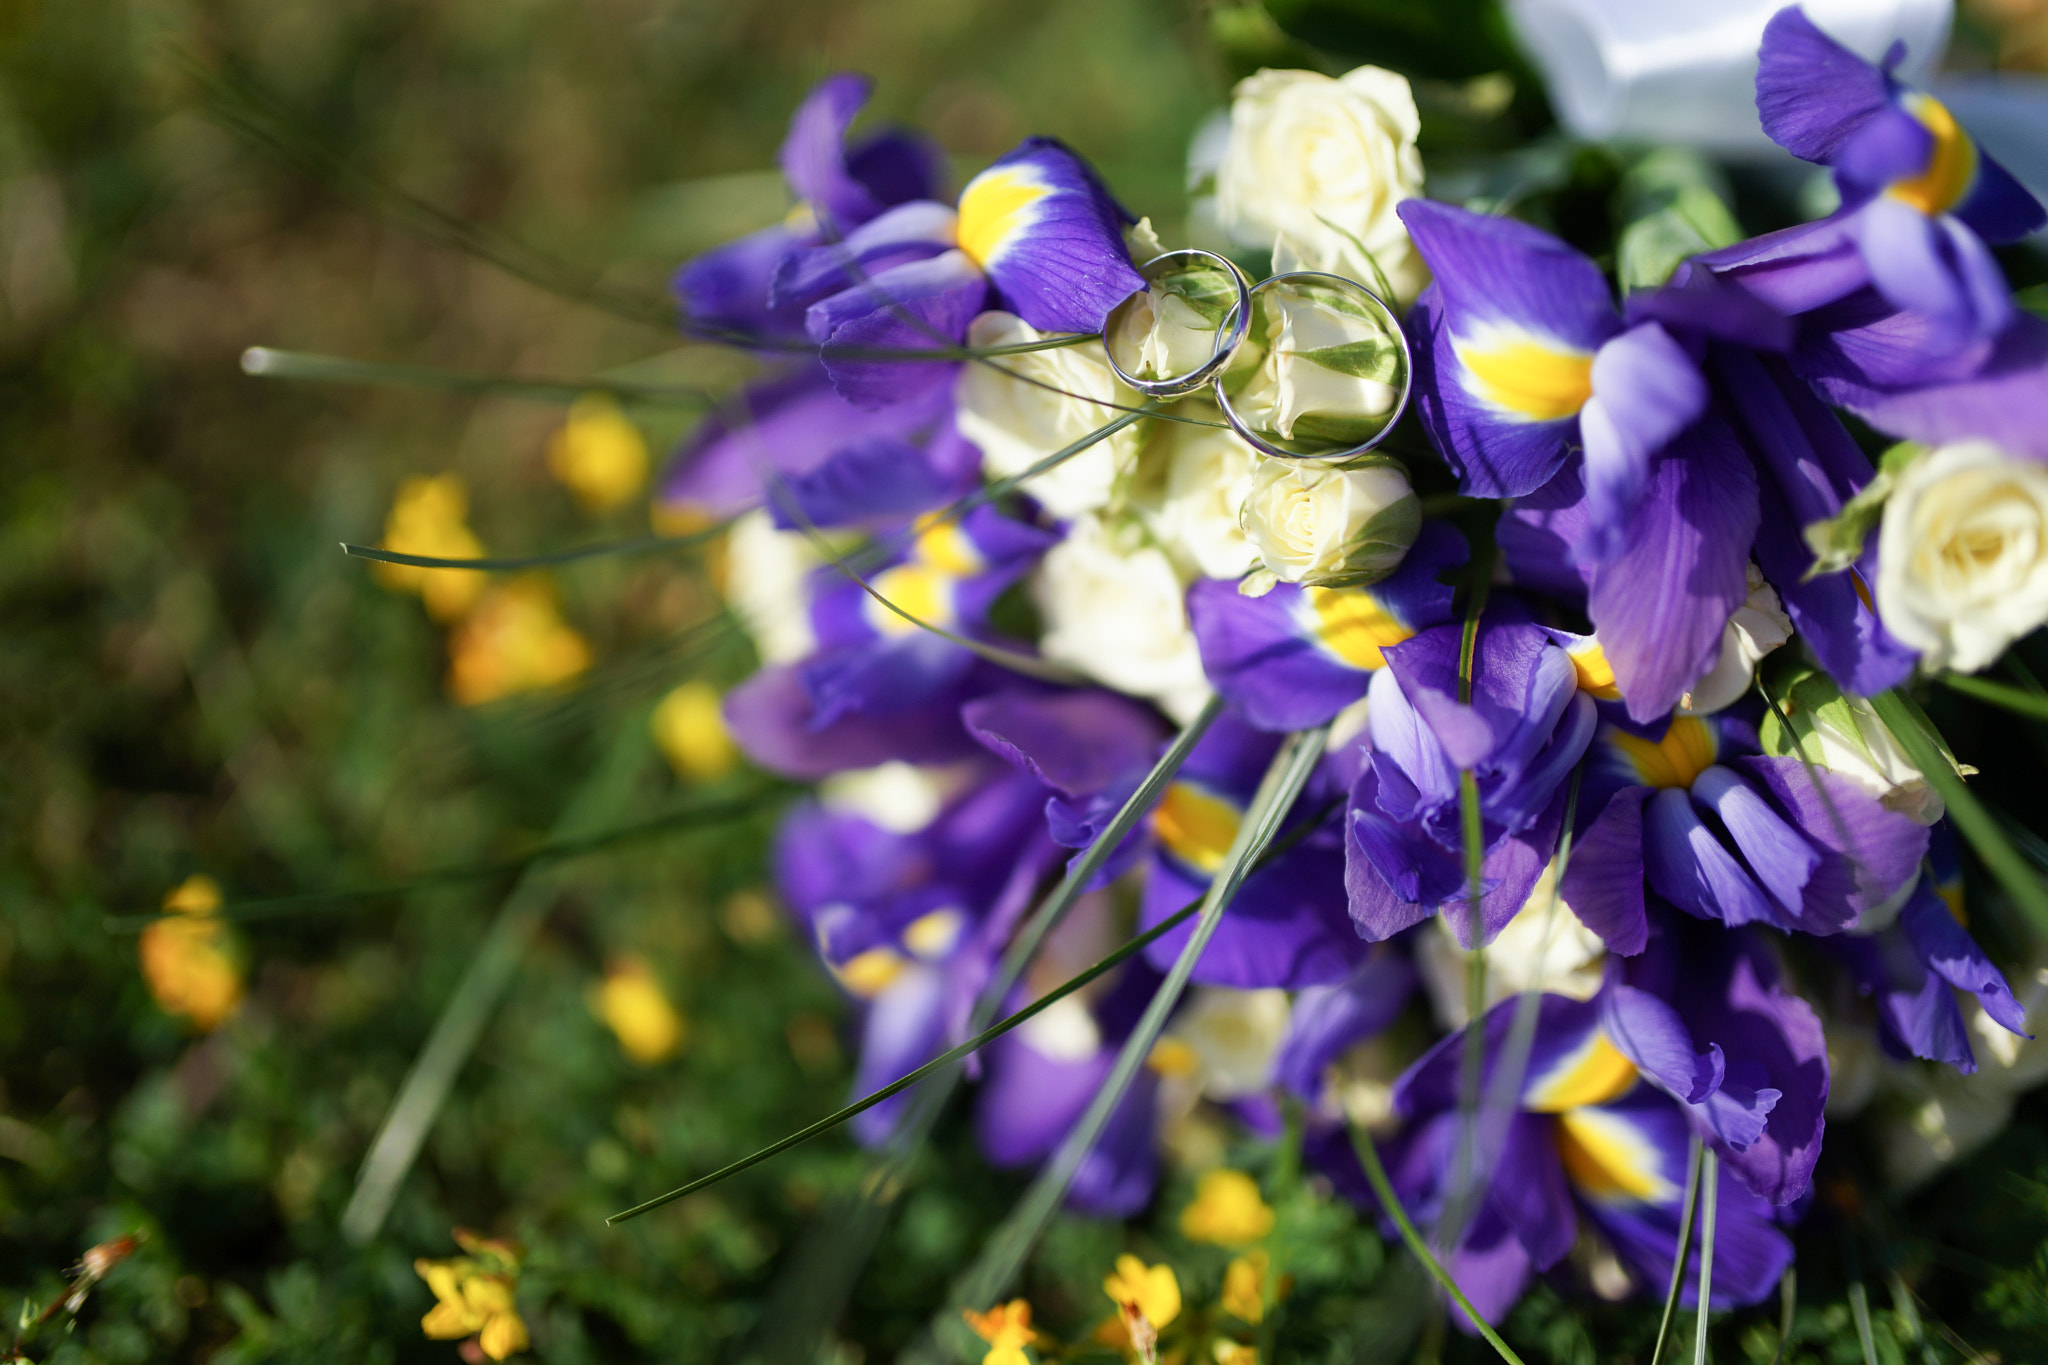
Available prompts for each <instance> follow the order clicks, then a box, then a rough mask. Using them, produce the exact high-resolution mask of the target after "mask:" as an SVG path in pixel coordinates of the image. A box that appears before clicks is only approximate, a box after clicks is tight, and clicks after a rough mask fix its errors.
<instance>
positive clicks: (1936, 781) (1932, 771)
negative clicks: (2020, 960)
mask: <svg viewBox="0 0 2048 1365" xmlns="http://www.w3.org/2000/svg"><path fill="white" fill-rule="evenodd" d="M1870 704H1871V706H1872V707H1874V708H1875V709H1876V711H1877V714H1878V717H1879V718H1880V719H1881V720H1883V721H1884V723H1885V724H1886V725H1887V726H1888V727H1890V729H1891V732H1892V734H1893V735H1894V736H1896V737H1897V739H1898V741H1899V745H1900V747H1901V748H1903V749H1905V751H1906V757H1908V758H1910V759H1912V760H1913V766H1914V767H1916V768H1918V769H1919V770H1920V771H1921V772H1922V773H1923V774H1925V775H1926V777H1927V780H1928V781H1929V782H1930V783H1932V784H1933V786H1934V790H1935V791H1936V792H1938V793H1940V795H1941V799H1942V802H1943V803H1944V804H1945V805H1947V807H1948V814H1949V818H1950V819H1952V820H1954V821H1955V823H1956V828H1957V829H1959V830H1961V831H1962V832H1963V837H1964V838H1965V839H1968V840H1969V841H1970V847H1971V848H1973V849H1975V850H1976V851H1977V856H1978V857H1979V858H1981V859H1983V860H1984V866H1985V867H1986V868H1988V869H1989V870H1990V872H1991V875H1992V876H1994V877H1996V878H1997V879H1998V882H1999V885H2001V886H2003V887H2004V888H2005V891H2006V894H2007V895H2009V896H2011V897H2012V898H2013V900H2014V902H2015V903H2017V904H2018V905H2019V907H2020V909H2021V910H2022V911H2024V912H2025V913H2026V916H2027V918H2028V919H2030V920H2032V921H2033V922H2034V927H2035V928H2036V929H2038V930H2039V931H2040V932H2041V933H2043V934H2044V935H2048V887H2044V886H2043V885H2042V883H2041V879H2040V878H2039V877H2037V876H2035V875H2034V871H2033V869H2032V868H2030V867H2028V866H2027V861H2026V859H2025V858H2023V857H2021V856H2020V853H2019V850H2017V849H2015V848H2014V847H2013V846H2012V841H2011V840H2009V839H2007V838H2006V837H2005V832H2004V831H2003V830H2001V829H2000V828H1999V827H1998V821H1997V820H1996V819H1995V818H1993V816H1992V814H1991V812H1990V811H1989V810H1987V809H1986V808H1985V806H1984V803H1983V802H1981V801H1979V800H1978V799H1977V794H1976V793H1975V792H1973V791H1971V790H1970V789H1969V788H1968V787H1967V786H1965V785H1964V784H1963V779H1962V778H1961V777H1960V776H1959V775H1957V773H1956V770H1955V765H1954V764H1953V763H1951V762H1950V761H1949V759H1948V756H1947V755H1946V754H1944V753H1942V751H1941V748H1940V746H1938V745H1937V744H1936V743H1935V741H1934V740H1933V738H1931V737H1930V736H1929V735H1928V733H1927V731H1926V730H1925V729H1923V728H1922V724H1923V722H1922V720H1921V718H1920V716H1919V714H1918V709H1917V708H1916V707H1914V706H1913V705H1912V704H1911V703H1910V702H1908V701H1907V700H1906V698H1905V697H1904V696H1903V695H1901V694H1900V692H1899V691H1898V689H1897V688H1893V689H1892V690H1891V691H1888V692H1881V693H1879V694H1878V695H1877V696H1875V697H1872V698H1871V699H1870Z"/></svg>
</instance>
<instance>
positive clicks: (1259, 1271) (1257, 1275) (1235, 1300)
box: [1221, 1251, 1273, 1323]
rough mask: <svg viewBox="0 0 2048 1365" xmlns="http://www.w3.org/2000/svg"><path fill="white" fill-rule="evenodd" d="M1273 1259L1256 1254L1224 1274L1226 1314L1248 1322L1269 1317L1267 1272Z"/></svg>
mask: <svg viewBox="0 0 2048 1365" xmlns="http://www.w3.org/2000/svg"><path fill="white" fill-rule="evenodd" d="M1272 1263H1273V1262H1272V1258H1271V1257H1269V1256H1267V1255H1266V1253H1265V1252H1263V1251H1254V1252H1251V1253H1249V1254H1248V1255H1244V1256H1240V1257H1238V1258H1237V1259H1236V1260H1234V1261H1232V1262H1231V1263H1230V1264H1229V1265H1228V1266H1226V1267H1225V1268H1224V1271H1223V1298H1222V1299H1221V1302H1222V1304H1223V1311H1224V1312H1226V1313H1228V1314H1230V1315H1231V1316H1232V1317H1234V1318H1240V1319H1242V1320H1243V1321H1245V1322H1251V1323H1256V1322H1258V1321H1259V1320H1260V1319H1262V1318H1264V1317H1265V1316H1266V1271H1267V1269H1268V1268H1269V1267H1270V1266H1271V1265H1272Z"/></svg>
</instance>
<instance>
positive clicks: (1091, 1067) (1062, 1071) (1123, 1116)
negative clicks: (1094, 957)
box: [974, 946, 1161, 1218]
mask: <svg viewBox="0 0 2048 1365" xmlns="http://www.w3.org/2000/svg"><path fill="white" fill-rule="evenodd" d="M1104 950H1105V951H1106V946H1105V949H1104ZM1048 951H1049V955H1052V956H1056V954H1051V952H1050V946H1049V950H1048ZM1085 965H1086V964H1085V963H1081V962H1074V963H1071V964H1068V966H1069V967H1070V968H1071V970H1074V971H1078V970H1080V968H1081V967H1083V966H1085ZM1063 970H1064V969H1063ZM1160 980H1161V978H1160V975H1159V973H1158V972H1156V971H1154V970H1152V968H1151V967H1150V966H1148V965H1147V964H1146V963H1145V962H1143V961H1142V960H1140V961H1135V962H1130V963H1126V964H1125V965H1124V967H1123V968H1122V969H1121V970H1120V971H1119V973H1118V975H1117V976H1116V978H1115V980H1114V982H1113V983H1112V984H1111V985H1110V987H1109V989H1108V990H1106V991H1104V992H1103V993H1102V994H1101V995H1099V996H1093V997H1087V998H1084V997H1086V993H1085V992H1084V993H1082V995H1078V996H1069V997H1068V998H1067V999H1065V1000H1062V1001H1059V1002H1057V1003H1056V1004H1054V1005H1053V1006H1052V1007H1051V1008H1050V1009H1048V1010H1046V1011H1045V1012H1044V1013H1043V1014H1040V1015H1038V1016H1037V1017H1036V1018H1034V1019H1032V1020H1030V1021H1028V1022H1026V1023H1025V1024H1024V1025H1023V1026H1021V1027H1019V1028H1016V1029H1013V1030H1011V1031H1010V1032H1009V1033H1006V1034H1004V1035H1003V1036H1002V1037H1001V1038H999V1039H997V1040H996V1041H995V1042H994V1043H992V1044H990V1045H989V1048H988V1052H987V1064H986V1072H987V1074H986V1076H985V1077H984V1079H983V1081H982V1084H981V1091H980V1094H979V1096H978V1098H977V1101H976V1105H975V1113H974V1134H975V1139H976V1142H977V1145H979V1146H980V1148H981V1152H982V1155H983V1156H985V1157H987V1158H988V1160H989V1163H990V1164H991V1165H994V1166H997V1167H1003V1168H1007V1167H1014V1166H1024V1165H1030V1164H1033V1163H1036V1162H1040V1161H1043V1160H1045V1159H1046V1158H1047V1157H1049V1156H1051V1155H1052V1153H1053V1150H1054V1149H1055V1148H1057V1147H1058V1146H1059V1145H1060V1143H1061V1142H1062V1141H1064V1140H1065V1138H1066V1136H1067V1134H1068V1132H1069V1131H1071V1130H1072V1128H1073V1126H1074V1124H1075V1123H1076V1122H1078V1121H1079V1119H1080V1117H1081V1115H1082V1113H1083V1111H1085V1110H1086V1109H1087V1108H1088V1105H1089V1102H1090V1101H1092V1100H1093V1099H1094V1098H1095V1092H1096V1091H1097V1090H1099V1089H1100V1088H1101V1087H1102V1083H1103V1081H1105V1080H1107V1079H1108V1077H1109V1072H1110V1068H1111V1067H1113V1066H1114V1065H1115V1064H1116V1057H1117V1053H1118V1052H1119V1051H1121V1050H1122V1048H1123V1045H1124V1042H1125V1041H1126V1040H1127V1039H1128V1038H1129V1037H1130V1034H1131V1030H1132V1029H1133V1028H1134V1027H1135V1026H1136V1025H1137V1022H1138V1017H1139V1016H1140V1015H1141V1014H1143V1013H1144V1010H1145V1006H1146V1004H1147V1002H1149V1001H1150V1000H1151V998H1152V995H1153V993H1154V992H1155V991H1157V990H1158V989H1159V984H1160ZM1013 1003H1014V1004H1017V1005H1021V1004H1022V1003H1023V1001H1022V999H1021V998H1020V999H1018V1000H1017V1001H1015V1002H1013ZM1158 1106H1159V1074H1158V1072H1156V1071H1155V1070H1154V1069H1153V1068H1151V1067H1149V1066H1148V1067H1141V1068H1139V1070H1138V1073H1137V1075H1136V1076H1135V1077H1134V1078H1133V1079H1132V1081H1131V1086H1130V1089H1129V1090H1127V1091H1125V1092H1124V1097H1123V1099H1122V1100H1120V1101H1119V1102H1118V1104H1117V1107H1116V1109H1115V1111H1114V1112H1112V1113H1111V1115H1110V1118H1109V1123H1108V1124H1107V1125H1106V1126H1105V1127H1104V1129H1103V1131H1102V1136H1101V1137H1100V1138H1098V1139H1097V1140H1096V1143H1095V1146H1094V1147H1092V1148H1090V1149H1089V1151H1088V1154H1087V1155H1086V1156H1085V1157H1083V1158H1082V1160H1081V1165H1080V1168H1079V1169H1078V1170H1077V1171H1076V1172H1075V1174H1074V1182H1073V1184H1072V1185H1071V1186H1069V1187H1068V1190H1067V1205H1068V1207H1070V1208H1073V1209H1077V1210H1079V1211H1080V1212H1082V1213H1086V1214H1090V1215H1093V1216H1095V1217H1098V1218H1129V1217H1131V1216H1133V1215H1134V1214H1136V1213H1138V1212H1139V1211H1140V1210H1142V1209H1143V1208H1144V1207H1145V1205H1146V1204H1148V1203H1150V1202H1151V1199H1152V1191H1153V1187H1154V1186H1155V1185H1156V1184H1157V1183H1158V1178H1159V1152H1158V1144H1157V1141H1156V1135H1157V1129H1158Z"/></svg>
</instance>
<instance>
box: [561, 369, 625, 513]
mask: <svg viewBox="0 0 2048 1365" xmlns="http://www.w3.org/2000/svg"><path fill="white" fill-rule="evenodd" d="M548 470H549V472H550V473H552V474H553V475H554V476H555V478H556V479H558V480H560V481H561V483H562V485H563V486H564V487H565V488H567V489H568V490H569V491H570V492H571V493H574V494H575V495H576V500H577V501H578V502H580V503H582V504H583V505H584V506H585V507H587V508H589V509H590V510H591V511H593V512H608V511H610V510H611V509H612V508H614V507H617V506H618V505H619V504H620V503H622V502H624V501H626V500H627V499H628V498H630V497H632V496H633V495H634V494H635V493H638V492H639V491H640V489H641V487H642V486H643V485H644V484H646V482H647V438H646V437H644V436H642V435H641V434H640V428H638V427H636V426H634V425H633V424H632V423H631V422H630V421H628V420H627V419H626V414H625V413H623V412H621V411H619V405H618V404H617V403H616V402H614V401H613V400H612V398H611V397H610V395H608V394H602V393H588V394H585V395H584V396H583V397H581V398H579V399H577V400H576V401H575V402H574V403H572V404H570V405H569V420H568V421H566V422H564V423H563V424H562V426H561V428H560V429H559V430H557V431H556V432H555V434H554V435H553V436H551V437H550V438H548Z"/></svg>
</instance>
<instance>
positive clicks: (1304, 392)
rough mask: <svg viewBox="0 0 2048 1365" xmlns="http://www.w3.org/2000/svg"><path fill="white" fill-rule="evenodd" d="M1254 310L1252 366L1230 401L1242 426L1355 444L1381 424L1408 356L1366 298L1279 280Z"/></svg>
mask: <svg viewBox="0 0 2048 1365" xmlns="http://www.w3.org/2000/svg"><path fill="white" fill-rule="evenodd" d="M1258 311H1259V314H1260V316H1261V317H1262V319H1263V322H1264V326H1263V328H1262V329H1261V331H1262V333H1263V334H1262V335H1260V336H1259V337H1258V340H1259V341H1260V342H1261V349H1260V351H1259V352H1258V358H1257V361H1256V364H1257V369H1256V370H1255V371H1254V372H1253V373H1252V375H1251V377H1250V379H1249V380H1248V381H1246V382H1245V383H1244V387H1243V389H1242V391H1241V392H1238V393H1237V396H1236V398H1235V399H1234V400H1233V402H1234V405H1235V406H1236V408H1237V413H1238V416H1240V417H1242V418H1243V419H1244V421H1245V423H1246V424H1247V425H1249V426H1250V427H1251V428H1252V429H1253V430H1254V431H1257V432H1259V433H1261V434H1262V435H1263V436H1265V437H1266V439H1268V440H1271V439H1273V438H1274V437H1278V438H1279V439H1281V440H1283V441H1297V440H1299V441H1307V442H1318V441H1323V442H1331V443H1333V445H1332V446H1330V447H1328V448H1342V447H1346V446H1351V445H1356V444H1358V443H1361V442H1363V441H1365V440H1366V439H1368V438H1369V437H1371V436H1372V435H1373V434H1374V433H1376V432H1378V431H1379V430H1380V428H1382V427H1383V426H1385V425H1386V423H1387V421H1388V420H1389V419H1390V418H1391V417H1392V416H1393V411H1394V404H1395V403H1396V402H1397V401H1399V399H1400V397H1401V391H1400V388H1399V387H1398V386H1399V384H1400V382H1401V379H1402V375H1403V371H1404V369H1405V367H1406V364H1407V362H1406V359H1405V358H1404V356H1403V353H1402V350H1401V342H1400V339H1399V338H1397V337H1395V336H1394V335H1393V334H1392V333H1391V331H1390V330H1389V320H1388V319H1387V318H1386V317H1385V316H1383V315H1381V314H1380V313H1379V312H1378V310H1376V309H1374V308H1373V306H1372V304H1371V301H1370V300H1366V299H1361V298H1359V297H1358V296H1357V295H1356V294H1354V293H1353V292H1352V291H1350V290H1347V289H1343V288H1341V287H1335V286H1332V287H1327V288H1325V287H1321V286H1317V285H1312V284H1301V283H1296V284H1293V285H1288V286H1281V287H1276V288H1275V289H1274V290H1273V291H1272V292H1271V293H1270V294H1268V295H1266V296H1264V297H1263V298H1262V299H1261V300H1260V303H1259V306H1258ZM1250 349H1251V348H1250V345H1249V343H1247V347H1246V350H1247V351H1250ZM1303 453H1314V452H1312V451H1307V452H1303Z"/></svg>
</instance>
